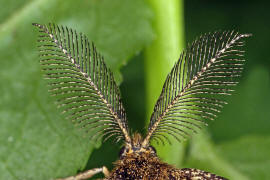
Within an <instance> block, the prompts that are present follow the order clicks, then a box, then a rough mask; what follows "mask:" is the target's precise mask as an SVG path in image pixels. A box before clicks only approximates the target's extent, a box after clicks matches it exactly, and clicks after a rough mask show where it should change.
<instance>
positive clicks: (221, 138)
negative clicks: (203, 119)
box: [185, 67, 270, 179]
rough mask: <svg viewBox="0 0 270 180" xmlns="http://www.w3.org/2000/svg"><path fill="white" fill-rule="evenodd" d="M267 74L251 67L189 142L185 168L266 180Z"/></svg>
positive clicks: (261, 68)
mask: <svg viewBox="0 0 270 180" xmlns="http://www.w3.org/2000/svg"><path fill="white" fill-rule="evenodd" d="M269 91H270V83H269V72H268V71H267V70H266V68H264V67H255V68H254V69H253V70H251V71H250V72H248V74H247V75H246V76H244V78H243V80H242V82H241V83H240V86H239V87H238V88H237V90H236V92H235V93H234V94H235V95H233V96H232V97H231V98H230V99H229V102H228V105H226V106H225V108H224V112H222V113H221V114H220V117H219V118H218V119H217V120H215V122H213V123H211V124H209V125H210V128H209V129H210V133H209V134H211V135H212V137H213V138H212V139H213V140H214V142H215V143H213V142H211V139H210V137H208V136H207V135H206V134H205V133H203V132H200V133H199V134H197V135H196V136H195V137H194V138H193V139H192V141H191V145H190V149H189V151H188V154H187V156H186V157H187V159H186V164H185V167H193V168H199V169H203V170H208V171H211V172H213V171H215V173H216V174H219V175H223V176H224V177H227V178H229V179H269V170H270V168H269V167H270V166H269V163H270V158H269V145H270V141H269V140H270V139H269V117H270V115H269V107H270V96H269V93H267V92H269Z"/></svg>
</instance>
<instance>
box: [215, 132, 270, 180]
mask: <svg viewBox="0 0 270 180" xmlns="http://www.w3.org/2000/svg"><path fill="white" fill-rule="evenodd" d="M218 148H219V150H220V152H221V153H222V154H223V156H224V158H225V159H227V160H228V161H230V163H231V164H232V166H233V167H234V168H235V169H236V170H238V171H240V172H242V173H243V174H245V175H246V176H248V177H249V178H250V179H270V174H269V170H270V168H269V167H270V157H269V149H270V136H258V135H247V136H243V137H240V138H238V139H235V140H232V141H228V142H224V143H222V144H220V145H219V146H218Z"/></svg>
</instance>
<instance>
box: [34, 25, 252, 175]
mask: <svg viewBox="0 0 270 180" xmlns="http://www.w3.org/2000/svg"><path fill="white" fill-rule="evenodd" d="M33 25H34V26H36V27H37V28H38V29H39V32H40V36H39V41H38V42H39V44H40V45H39V51H40V64H41V67H42V70H43V71H44V72H45V76H46V77H47V79H48V80H49V82H48V83H49V87H50V92H51V93H52V95H54V96H56V99H57V101H58V104H59V106H60V108H61V109H62V110H63V111H64V112H65V113H66V114H67V117H69V118H70V119H72V121H74V122H75V123H76V124H78V125H79V126H80V127H83V128H84V129H86V131H87V132H88V133H90V134H91V139H92V140H99V139H101V138H104V140H107V139H108V138H111V137H114V139H115V140H116V141H117V142H118V141H124V146H123V148H122V149H121V151H120V159H119V160H118V161H116V163H115V167H114V169H113V170H112V171H111V172H109V171H108V169H107V168H106V167H101V168H95V169H91V170H88V171H86V172H83V173H80V174H78V175H74V176H71V177H67V178H63V179H64V180H75V179H76V180H82V179H88V178H90V177H92V176H93V175H95V174H97V173H103V174H104V175H105V178H104V179H110V180H116V179H183V180H184V179H209V180H221V179H226V178H224V177H220V176H217V175H215V174H212V173H209V172H205V171H202V170H198V169H191V168H184V169H177V168H175V167H173V166H171V165H169V164H166V163H164V162H161V161H160V159H159V158H158V157H157V154H156V150H155V148H154V147H153V146H151V144H150V142H152V141H157V143H163V144H164V143H166V142H167V141H169V139H168V136H172V137H174V138H175V139H177V140H179V141H181V139H182V138H188V137H189V136H190V134H192V133H194V132H197V130H198V129H200V128H201V127H202V126H203V125H205V124H206V122H207V120H213V119H214V118H215V117H216V114H217V113H218V112H219V111H220V110H221V108H222V107H223V105H224V104H226V102H225V101H224V100H223V96H224V95H230V94H231V92H232V91H233V86H235V85H236V84H237V82H238V79H239V76H240V75H241V71H242V70H243V64H244V61H245V60H244V57H243V56H244V51H243V46H244V43H245V42H244V39H245V38H247V37H249V36H251V35H250V34H240V33H238V32H234V31H224V32H221V31H218V32H214V33H207V34H204V35H201V36H200V37H199V38H197V39H196V40H195V41H193V42H192V43H191V44H190V45H188V47H187V48H186V50H185V51H184V52H183V53H182V54H181V55H180V58H179V60H178V61H177V62H176V63H175V65H174V66H173V68H172V70H171V72H170V73H169V74H168V76H167V78H166V80H165V83H164V86H163V88H162V91H161V94H160V96H159V98H158V100H157V102H156V105H155V106H154V111H153V113H152V116H151V119H150V123H149V126H148V131H147V133H146V135H145V136H142V135H141V134H138V133H135V134H133V135H131V134H130V130H129V128H128V123H127V119H126V112H125V109H124V107H123V104H122V102H121V98H120V93H119V89H118V87H117V85H116V83H115V81H114V78H113V74H112V72H111V71H110V70H109V69H108V68H107V66H106V64H105V62H104V58H103V56H102V55H101V54H99V53H98V51H97V50H96V47H95V45H94V44H93V43H91V42H90V41H88V39H87V38H86V36H85V35H83V34H82V33H79V34H78V33H77V32H76V31H75V30H72V29H70V28H67V27H63V26H57V25H55V24H48V25H40V24H36V23H34V24H33Z"/></svg>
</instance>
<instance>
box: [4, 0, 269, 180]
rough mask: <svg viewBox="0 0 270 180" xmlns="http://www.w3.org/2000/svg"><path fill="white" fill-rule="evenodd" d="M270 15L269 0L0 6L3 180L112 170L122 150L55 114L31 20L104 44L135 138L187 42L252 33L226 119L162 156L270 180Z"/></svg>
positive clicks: (39, 0) (34, 1)
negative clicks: (206, 36)
mask: <svg viewBox="0 0 270 180" xmlns="http://www.w3.org/2000/svg"><path fill="white" fill-rule="evenodd" d="M268 7H270V3H269V2H268V1H244V0H238V1H233V0H227V1H225V0H224V1H214V0H204V1H195V0H189V1H177V0H170V1H168V0H146V1H143V0H136V1H132V0H130V1H127V0H114V1H112V0H81V1H71V0H66V1H63V0H62V1H61V0H20V1H16V0H0V42H1V43H0V84H1V85H0V179H3V180H4V179H5V180H13V179H14V180H16V179H18V180H23V179H25V180H36V179H38V180H43V179H44V180H46V179H53V178H56V177H65V176H68V175H73V174H76V173H77V172H79V171H82V170H84V169H89V168H94V167H100V166H103V165H105V166H107V167H108V168H109V169H111V168H112V167H113V166H112V162H114V161H115V160H116V159H117V158H118V151H119V149H120V147H121V144H115V143H112V141H107V142H106V143H103V144H101V143H97V144H94V143H93V142H89V140H88V139H89V138H88V137H87V136H85V134H84V133H83V132H82V130H78V129H77V128H76V127H74V125H73V124H72V123H71V122H69V121H67V120H66V119H64V118H63V115H62V114H61V113H60V112H59V111H58V110H57V109H56V105H55V104H54V100H53V98H52V97H50V96H49V94H48V93H47V86H46V83H45V82H44V80H43V79H42V74H41V72H40V67H39V64H38V57H37V56H38V55H37V48H36V46H37V43H36V39H37V32H36V30H35V29H34V28H33V27H32V26H31V23H32V22H38V23H43V24H44V23H48V22H55V23H57V24H61V25H66V26H69V27H72V28H74V29H76V30H77V31H79V32H83V33H85V34H86V35H87V36H88V38H89V39H91V40H93V41H94V42H95V43H96V45H97V48H98V49H99V51H100V52H101V53H102V54H103V55H104V56H105V61H106V62H107V64H108V66H109V67H110V68H111V69H112V70H113V72H114V74H115V76H116V80H117V82H118V84H119V85H120V89H121V93H122V97H123V101H124V104H125V107H126V110H127V115H128V120H129V125H130V127H131V128H132V132H135V131H138V132H141V133H145V131H146V127H147V126H146V125H147V122H148V119H149V116H150V114H151V111H152V109H153V104H154V103H155V100H156V99H157V97H158V95H159V93H160V92H161V86H162V84H163V81H164V79H165V77H166V74H167V73H168V72H169V71H170V69H171V67H172V65H173V63H174V62H175V61H176V60H177V57H178V56H179V55H180V52H181V50H182V49H183V47H184V46H185V45H186V44H187V43H186V42H191V41H192V40H194V39H195V38H196V37H197V36H199V35H200V34H202V33H205V32H209V31H215V30H227V29H229V30H231V29H235V30H237V31H240V32H242V33H252V34H253V37H252V38H250V39H248V40H247V43H246V44H247V46H246V48H245V49H246V59H247V62H246V66H245V71H244V73H243V77H242V79H241V82H240V84H239V86H238V87H237V89H236V92H235V94H234V95H233V96H231V97H228V98H227V99H228V102H229V105H227V106H226V107H225V108H224V110H223V111H222V113H221V114H220V115H219V117H218V118H217V120H216V121H215V122H211V123H210V124H209V127H208V128H207V129H205V130H203V131H201V132H200V133H199V134H197V135H195V136H194V137H192V139H191V140H190V141H188V142H184V143H174V144H173V145H172V146H165V147H160V146H157V151H158V154H159V156H160V157H161V158H162V159H163V160H164V161H166V162H169V163H172V164H174V165H176V166H177V167H179V168H181V167H193V168H199V169H203V170H207V171H210V172H213V173H217V174H219V175H222V176H225V177H228V178H229V179H237V180H239V179H258V180H261V179H270V174H269V171H270V155H269V154H270V150H269V149H270V77H269V71H270V59H269V42H270V36H269V30H270V23H269V18H270V13H269V10H268ZM96 177H98V176H96Z"/></svg>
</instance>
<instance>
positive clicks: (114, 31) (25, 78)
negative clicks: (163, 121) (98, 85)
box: [0, 0, 153, 180]
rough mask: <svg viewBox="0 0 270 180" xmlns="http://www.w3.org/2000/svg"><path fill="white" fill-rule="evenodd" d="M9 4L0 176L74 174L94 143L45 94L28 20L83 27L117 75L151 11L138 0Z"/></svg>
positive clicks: (146, 36)
mask: <svg viewBox="0 0 270 180" xmlns="http://www.w3.org/2000/svg"><path fill="white" fill-rule="evenodd" d="M13 3H14V5H13V7H14V8H13V9H14V10H13V11H12V12H11V11H9V12H5V13H2V14H1V15H2V18H3V19H1V20H2V21H1V22H2V24H1V25H0V41H1V45H0V52H1V54H0V77H1V78H0V83H1V86H0V99H1V101H0V124H1V126H0V144H1V146H0V172H1V173H0V179H9V180H12V179H39V180H43V179H44V180H45V179H50V178H55V177H64V176H68V175H72V174H76V173H77V171H79V170H82V169H83V168H84V167H85V165H86V163H87V160H88V158H89V155H90V154H91V152H92V151H93V149H94V148H96V147H98V145H94V144H92V143H91V142H89V138H88V137H84V133H83V131H81V130H79V129H77V128H76V127H74V125H73V124H72V122H70V121H69V120H67V119H65V118H64V117H63V115H61V114H60V112H59V111H58V110H57V108H56V105H55V104H54V99H53V98H51V97H50V96H49V95H48V93H47V87H46V84H45V83H44V81H43V80H42V79H43V78H42V76H41V72H40V69H39V65H38V57H37V48H36V44H37V43H36V39H37V33H36V32H35V31H34V28H33V27H32V26H31V23H32V22H39V23H48V22H55V23H57V24H62V25H67V26H71V27H73V28H75V29H77V30H78V32H84V33H85V34H87V36H88V37H89V39H90V40H93V41H95V42H96V45H97V48H98V49H99V51H100V52H101V53H102V54H104V56H105V61H106V62H107V64H108V66H110V67H111V68H112V70H113V71H114V73H117V77H118V82H120V80H121V78H120V74H119V69H120V68H121V67H122V65H123V64H125V63H126V62H127V60H128V59H129V58H130V57H132V56H133V55H134V54H136V53H138V52H139V51H141V50H142V49H143V48H144V47H145V46H146V45H147V44H148V43H150V42H151V40H152V37H153V34H152V30H151V26H150V20H151V17H152V14H151V11H150V9H149V8H148V7H147V6H146V4H145V3H144V1H142V0H139V1H125V0H116V1H114V2H111V1H109V0H101V1H96V0H91V1H78V2H77V1H76V2H75V1H71V0H68V1H65V2H63V1H60V0H46V1H45V0H35V1H24V4H22V3H19V4H18V5H17V4H16V3H17V1H13ZM130 22H132V23H130Z"/></svg>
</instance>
